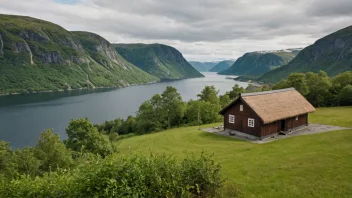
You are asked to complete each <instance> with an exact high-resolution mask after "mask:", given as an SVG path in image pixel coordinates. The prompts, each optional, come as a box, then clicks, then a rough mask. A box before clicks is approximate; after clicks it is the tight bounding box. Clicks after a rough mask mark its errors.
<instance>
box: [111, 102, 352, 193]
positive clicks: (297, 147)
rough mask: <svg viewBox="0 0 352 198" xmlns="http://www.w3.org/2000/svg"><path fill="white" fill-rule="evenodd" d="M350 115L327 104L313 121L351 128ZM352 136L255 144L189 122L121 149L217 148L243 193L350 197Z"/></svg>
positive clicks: (227, 173) (351, 133) (227, 174)
mask: <svg viewBox="0 0 352 198" xmlns="http://www.w3.org/2000/svg"><path fill="white" fill-rule="evenodd" d="M337 115H338V116H337ZM346 115H347V116H346ZM348 115H352V107H339V108H322V109H318V110H317V111H316V112H315V113H313V114H311V115H310V121H311V122H315V123H321V124H335V125H341V126H347V127H352V119H351V118H350V116H348ZM219 124H221V123H219ZM219 124H213V125H204V126H201V128H207V127H211V126H214V125H219ZM351 139H352V130H344V131H332V132H327V133H321V134H314V135H306V136H298V137H292V138H287V139H281V140H278V141H274V142H271V143H266V144H253V143H248V142H244V141H240V140H236V139H233V138H228V137H222V136H218V135H214V134H210V133H206V132H203V131H201V130H198V127H185V128H178V129H171V130H168V131H165V132H160V133H154V134H150V135H143V136H137V137H133V138H129V139H125V140H122V141H120V142H119V143H118V148H119V150H120V154H125V155H129V154H130V153H135V152H136V153H145V154H148V153H150V152H153V153H167V154H173V155H175V156H177V157H179V158H180V159H182V158H183V157H184V156H185V154H186V152H191V153H197V154H198V153H201V152H202V151H205V152H207V153H214V158H215V159H216V160H217V161H218V162H221V163H222V164H223V175H224V178H228V179H231V180H232V181H233V182H234V183H235V184H236V185H237V187H238V188H239V190H240V192H241V195H242V197H295V198H296V197H350V195H351V194H352V183H351V178H352V171H351V170H352V153H351V150H352V144H351Z"/></svg>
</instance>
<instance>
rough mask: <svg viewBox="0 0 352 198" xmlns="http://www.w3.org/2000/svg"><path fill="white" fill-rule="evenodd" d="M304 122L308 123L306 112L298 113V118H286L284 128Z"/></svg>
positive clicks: (303, 123)
mask: <svg viewBox="0 0 352 198" xmlns="http://www.w3.org/2000/svg"><path fill="white" fill-rule="evenodd" d="M306 124H308V114H304V115H299V116H298V120H296V117H292V118H288V119H286V126H285V130H286V131H287V130H290V129H293V128H296V127H298V126H302V125H306Z"/></svg>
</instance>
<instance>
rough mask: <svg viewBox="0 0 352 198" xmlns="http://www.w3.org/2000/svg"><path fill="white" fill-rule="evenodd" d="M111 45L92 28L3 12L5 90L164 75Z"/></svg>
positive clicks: (111, 83) (122, 82) (1, 85)
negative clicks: (140, 65) (129, 59)
mask: <svg viewBox="0 0 352 198" xmlns="http://www.w3.org/2000/svg"><path fill="white" fill-rule="evenodd" d="M83 35H84V37H82V36H83ZM88 40H89V41H88ZM110 45H111V44H110V43H109V42H108V41H106V40H105V39H104V38H102V37H100V36H98V35H95V34H92V33H75V32H73V33H72V32H69V31H67V30H65V29H64V28H62V27H60V26H58V25H56V24H53V23H50V22H47V21H42V20H38V19H34V18H31V17H23V16H10V15H0V71H1V72H0V94H6V93H15V92H37V91H48V90H59V89H78V88H84V87H124V86H128V85H132V84H142V83H147V82H153V81H158V80H159V79H158V78H155V77H153V76H151V75H149V74H147V73H146V72H144V71H142V70H140V69H139V68H137V67H136V66H134V65H132V64H130V63H128V62H127V61H126V60H124V59H123V58H122V57H121V56H119V55H118V54H117V53H116V52H115V51H114V50H113V49H112V48H111V46H110Z"/></svg>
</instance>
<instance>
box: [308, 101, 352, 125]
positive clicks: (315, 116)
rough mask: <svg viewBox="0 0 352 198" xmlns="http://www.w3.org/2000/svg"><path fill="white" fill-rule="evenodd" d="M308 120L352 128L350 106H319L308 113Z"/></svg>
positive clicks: (351, 109) (351, 107) (351, 108)
mask: <svg viewBox="0 0 352 198" xmlns="http://www.w3.org/2000/svg"><path fill="white" fill-rule="evenodd" d="M309 122H311V123H319V124H328V125H335V126H344V127H351V128H352V106H348V107H334V108H319V109H317V110H316V111H315V112H314V113H312V114H310V115H309Z"/></svg>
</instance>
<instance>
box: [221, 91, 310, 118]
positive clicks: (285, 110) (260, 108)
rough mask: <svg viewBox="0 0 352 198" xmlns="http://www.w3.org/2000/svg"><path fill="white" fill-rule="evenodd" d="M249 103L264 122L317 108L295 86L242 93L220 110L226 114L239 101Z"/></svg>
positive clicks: (293, 115)
mask: <svg viewBox="0 0 352 198" xmlns="http://www.w3.org/2000/svg"><path fill="white" fill-rule="evenodd" d="M239 100H241V101H243V102H244V103H245V104H247V105H248V106H249V107H250V108H251V109H252V110H253V111H254V112H255V113H256V114H257V115H258V117H259V118H260V119H261V120H262V121H263V123H264V124H267V123H271V122H275V121H277V120H282V119H286V118H290V117H295V116H298V115H302V114H306V113H310V112H313V111H315V108H314V107H313V106H312V105H311V104H310V103H309V102H308V101H307V100H306V99H305V98H304V97H303V96H302V95H301V94H300V93H299V92H298V91H296V89H295V88H288V89H279V90H273V91H263V92H254V93H245V94H241V95H240V97H238V98H237V99H236V100H235V101H233V102H232V103H231V104H230V105H228V106H227V107H225V108H224V109H223V110H221V111H220V114H224V113H225V112H226V110H227V109H229V108H230V107H231V106H232V105H234V104H235V103H236V102H237V101H239Z"/></svg>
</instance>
